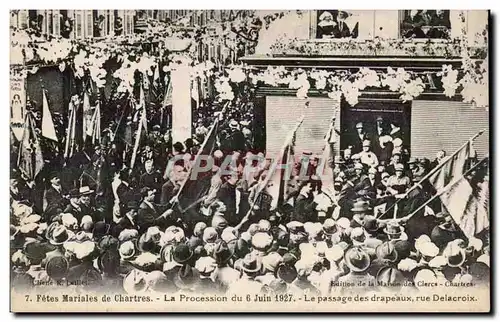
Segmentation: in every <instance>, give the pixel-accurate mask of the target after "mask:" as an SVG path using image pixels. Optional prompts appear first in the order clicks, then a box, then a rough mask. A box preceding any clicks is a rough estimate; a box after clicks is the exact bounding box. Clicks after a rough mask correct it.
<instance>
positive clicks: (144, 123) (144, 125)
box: [130, 86, 148, 169]
mask: <svg viewBox="0 0 500 322" xmlns="http://www.w3.org/2000/svg"><path fill="white" fill-rule="evenodd" d="M136 115H137V116H138V115H140V118H139V119H138V121H139V126H138V127H137V131H136V137H135V144H134V150H133V152H132V158H131V160H130V169H133V168H134V164H135V159H136V158H137V153H138V152H139V144H140V141H141V136H142V132H143V131H144V133H147V131H148V120H147V115H146V100H145V98H144V89H143V88H142V86H141V89H140V94H139V106H138V107H137V114H136Z"/></svg>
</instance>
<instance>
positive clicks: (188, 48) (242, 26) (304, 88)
mask: <svg viewBox="0 0 500 322" xmlns="http://www.w3.org/2000/svg"><path fill="white" fill-rule="evenodd" d="M282 16H283V15H281V14H276V13H274V14H272V15H271V17H273V18H274V19H279V18H280V17H282ZM183 19H184V20H185V19H186V18H183ZM264 20H265V22H266V25H268V21H269V23H270V22H271V21H272V19H271V18H268V17H267V18H266V17H264ZM259 21H260V23H259ZM462 22H463V23H464V24H465V19H462ZM149 24H150V28H149V29H148V30H147V31H146V32H145V33H143V34H133V35H127V36H115V37H108V38H104V39H99V40H96V39H84V40H69V39H65V38H50V39H47V40H46V39H44V38H41V37H38V36H37V35H35V34H34V33H30V32H29V31H26V30H12V37H11V48H12V50H13V53H12V56H13V57H21V58H22V59H20V62H19V63H20V65H19V66H15V67H14V68H17V69H19V70H20V71H19V73H21V75H23V76H24V77H26V75H27V72H30V73H36V72H37V70H38V66H40V65H44V64H55V65H58V66H59V69H60V70H61V72H62V71H64V70H65V69H66V68H71V69H72V70H73V71H74V74H75V76H76V77H78V78H84V77H86V76H87V75H88V77H90V79H91V80H92V81H93V82H94V84H95V85H96V86H97V87H98V88H102V87H104V86H105V85H106V76H107V75H108V73H110V71H109V70H107V69H106V62H108V61H110V60H114V61H116V62H118V63H119V67H118V69H116V70H115V71H114V72H113V73H112V76H113V78H114V79H115V81H116V82H117V84H118V86H117V92H118V93H120V94H125V93H127V92H132V90H133V88H134V86H135V85H136V84H137V79H136V77H135V75H136V73H137V72H138V73H140V74H141V75H142V80H144V83H143V85H145V86H146V87H147V86H148V78H149V77H152V76H153V75H154V72H155V69H157V68H160V65H161V66H163V68H162V70H163V72H164V73H168V72H170V71H172V70H174V69H176V68H178V67H179V66H182V67H189V68H190V75H191V77H192V78H193V79H196V78H199V77H200V78H213V80H214V87H215V90H216V92H217V97H216V99H217V100H218V101H220V102H221V101H227V100H229V101H234V100H241V96H244V95H245V94H246V93H239V92H238V88H239V87H241V86H239V85H240V84H241V83H243V82H247V83H248V84H247V85H248V86H258V85H268V86H282V87H288V88H290V89H295V90H297V93H296V95H297V97H299V98H307V96H308V93H309V91H310V90H311V89H316V90H318V91H319V92H321V93H325V94H327V95H328V96H329V97H331V98H334V99H339V98H340V97H344V98H345V100H346V101H347V102H348V103H349V104H350V105H351V106H354V105H356V104H357V102H358V98H359V96H360V94H361V91H363V90H365V89H366V88H384V89H389V90H390V91H392V92H397V93H399V94H400V99H401V100H403V101H409V100H412V99H415V98H416V97H418V96H419V95H420V94H422V93H423V92H424V90H425V86H426V85H425V83H424V81H423V78H422V77H423V76H424V75H423V74H421V73H420V74H419V73H415V72H408V71H406V70H404V69H403V68H398V69H396V70H395V69H392V68H388V69H387V71H385V72H380V71H374V70H371V69H369V68H361V69H359V70H358V71H355V72H352V71H350V70H336V71H327V70H316V69H313V70H303V69H300V68H299V69H293V70H287V69H285V68H284V67H269V68H267V69H266V70H256V69H255V68H249V67H247V66H245V65H239V66H229V67H227V68H222V66H221V65H216V64H214V63H213V62H209V61H204V62H199V61H198V58H197V57H196V47H195V46H193V45H194V44H196V43H197V42H199V41H203V40H206V39H217V36H220V37H221V38H219V40H220V39H227V37H228V35H232V37H233V38H234V39H244V40H245V41H247V42H255V40H256V39H257V38H258V30H259V28H261V27H262V20H261V19H260V18H259V17H255V16H252V15H246V16H244V15H243V14H240V15H239V16H236V17H234V19H233V20H232V21H225V22H222V23H217V24H214V26H215V28H216V29H215V30H218V29H217V28H222V30H223V32H222V33H221V34H220V35H217V34H216V35H213V34H210V33H208V30H209V29H210V28H208V27H210V26H208V27H204V28H205V29H204V31H203V32H201V33H200V29H194V30H191V31H190V30H185V29H182V28H180V29H179V26H181V27H183V26H185V25H186V22H185V21H182V20H181V21H180V22H177V24H176V23H173V24H164V23H158V22H155V21H150V22H149ZM207 28H208V29H207ZM463 28H464V27H463ZM256 34H257V37H256V36H255V35H256ZM235 35H236V36H235ZM485 37H486V35H485ZM355 43H356V44H359V42H354V41H352V40H349V41H346V42H342V43H339V42H331V43H322V45H324V46H338V47H339V48H345V47H346V46H347V47H349V48H355V45H354V44H355ZM396 43H404V44H410V43H411V41H410V40H405V39H403V40H401V39H399V40H380V39H376V40H375V41H374V43H373V44H370V46H372V47H373V48H375V49H376V50H381V48H384V46H385V47H394V46H396V47H397V45H395V44H396ZM146 44H147V45H148V46H146ZM228 46H229V47H230V49H231V50H235V49H237V47H238V41H236V42H228ZM288 46H290V45H288ZM445 47H446V46H445ZM450 48H453V49H452V51H454V50H460V53H461V55H462V68H461V70H456V69H453V68H452V67H451V66H450V65H444V66H443V68H442V71H441V72H440V73H438V74H437V76H440V77H441V80H442V82H443V89H444V94H445V95H446V96H448V97H453V96H455V95H456V93H457V92H459V93H460V95H461V96H462V97H463V100H464V102H469V103H472V104H473V105H474V106H483V107H487V106H488V78H487V76H488V75H487V70H488V68H487V67H488V66H487V53H486V56H485V58H483V57H481V58H483V59H480V60H476V59H472V58H471V56H472V57H476V56H477V55H478V54H477V52H474V53H472V54H471V53H470V48H468V47H467V42H466V32H465V28H464V30H463V32H462V39H460V41H457V40H453V46H452V47H450ZM342 50H343V49H342ZM484 53H485V52H484ZM484 53H483V54H484ZM311 54H316V52H314V51H312V52H311ZM344 54H345V53H344ZM480 56H483V55H480ZM32 61H37V62H38V64H34V65H30V64H29V62H32ZM21 62H22V63H25V64H22V65H21ZM26 63H27V64H26ZM460 75H462V77H460ZM165 83H166V82H165Z"/></svg>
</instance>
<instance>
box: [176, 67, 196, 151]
mask: <svg viewBox="0 0 500 322" xmlns="http://www.w3.org/2000/svg"><path fill="white" fill-rule="evenodd" d="M189 74H190V68H189V67H179V68H177V70H174V71H172V74H171V75H172V142H173V143H175V142H178V141H179V142H184V141H185V140H186V139H188V138H190V137H191V127H192V111H191V79H190V75H189Z"/></svg>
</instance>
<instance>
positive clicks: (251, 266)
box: [241, 253, 262, 274]
mask: <svg viewBox="0 0 500 322" xmlns="http://www.w3.org/2000/svg"><path fill="white" fill-rule="evenodd" d="M241 268H242V270H243V272H245V273H247V274H251V273H256V272H258V271H260V270H261V269H262V262H261V261H260V258H259V257H257V256H256V255H255V254H253V253H250V254H247V255H246V256H245V257H244V258H243V261H242V263H241Z"/></svg>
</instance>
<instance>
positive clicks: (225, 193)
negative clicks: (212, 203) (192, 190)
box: [217, 182, 236, 217]
mask: <svg viewBox="0 0 500 322" xmlns="http://www.w3.org/2000/svg"><path fill="white" fill-rule="evenodd" d="M217 199H219V200H220V201H222V202H223V203H224V204H225V205H226V208H227V211H226V214H228V215H229V216H230V217H232V216H235V215H236V186H233V185H231V184H230V183H228V182H224V183H223V184H222V186H221V187H220V189H219V191H217Z"/></svg>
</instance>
